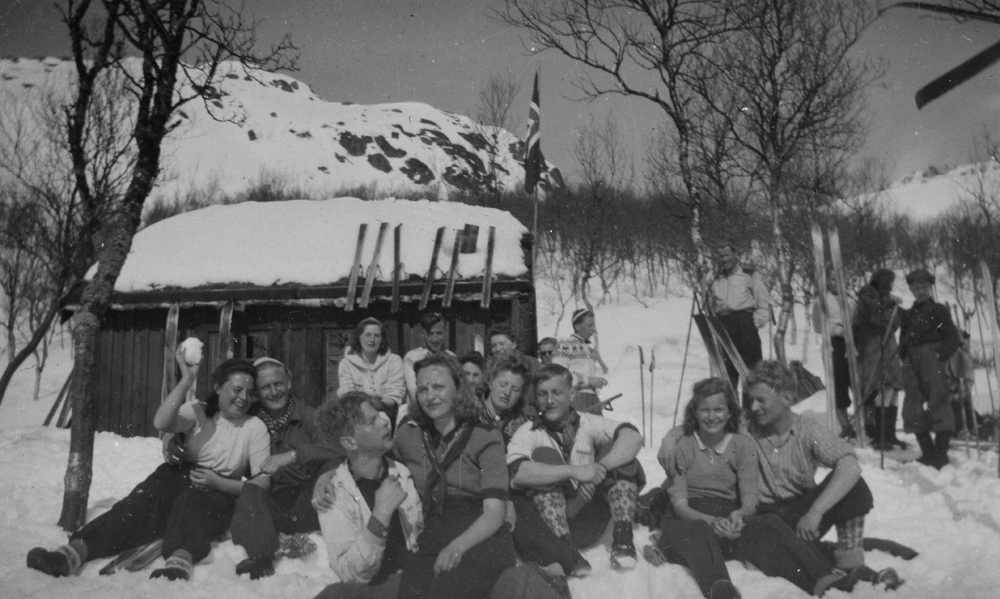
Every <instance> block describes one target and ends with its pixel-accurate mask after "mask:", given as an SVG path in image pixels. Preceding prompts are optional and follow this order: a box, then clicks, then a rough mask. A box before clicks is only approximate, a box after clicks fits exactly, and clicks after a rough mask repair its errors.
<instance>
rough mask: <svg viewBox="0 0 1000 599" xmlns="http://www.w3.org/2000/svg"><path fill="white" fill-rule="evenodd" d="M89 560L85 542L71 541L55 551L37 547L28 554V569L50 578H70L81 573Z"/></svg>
mask: <svg viewBox="0 0 1000 599" xmlns="http://www.w3.org/2000/svg"><path fill="white" fill-rule="evenodd" d="M86 560H87V546H86V545H85V544H84V543H83V541H71V542H70V543H69V544H68V545H63V546H61V547H59V548H57V549H55V550H54V551H49V550H48V549H45V548H44V547H35V548H34V549H32V550H31V551H29V552H28V559H27V562H28V564H27V565H28V567H29V568H31V569H32V570H38V571H39V572H44V573H46V574H48V575H49V576H55V577H59V576H70V575H76V574H79V573H80V568H82V567H83V562H85V561H86Z"/></svg>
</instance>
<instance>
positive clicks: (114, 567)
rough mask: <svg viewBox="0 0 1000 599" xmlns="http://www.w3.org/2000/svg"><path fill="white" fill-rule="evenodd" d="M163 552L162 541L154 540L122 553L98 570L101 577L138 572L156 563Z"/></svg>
mask: <svg viewBox="0 0 1000 599" xmlns="http://www.w3.org/2000/svg"><path fill="white" fill-rule="evenodd" d="M162 551H163V539H156V540H155V541H151V542H149V543H146V544H145V545H139V546H138V547H131V548H129V549H126V550H125V551H122V552H121V553H119V554H118V555H117V556H115V558H114V559H112V560H111V561H110V562H108V563H107V564H106V565H105V566H104V567H103V568H101V570H100V574H101V576H108V575H109V574H114V573H115V572H119V571H121V570H126V571H128V572H138V571H140V570H144V569H145V568H146V567H147V566H149V565H150V564H152V563H153V562H154V561H156V558H158V557H160V553H162Z"/></svg>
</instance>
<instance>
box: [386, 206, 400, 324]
mask: <svg viewBox="0 0 1000 599" xmlns="http://www.w3.org/2000/svg"><path fill="white" fill-rule="evenodd" d="M402 229H403V223H399V224H398V225H396V227H395V228H394V229H393V230H392V305H391V306H390V308H389V311H390V312H391V313H393V314H396V313H397V312H399V301H400V300H399V279H400V277H402V276H403V261H402V252H403V249H402V247H401V244H402Z"/></svg>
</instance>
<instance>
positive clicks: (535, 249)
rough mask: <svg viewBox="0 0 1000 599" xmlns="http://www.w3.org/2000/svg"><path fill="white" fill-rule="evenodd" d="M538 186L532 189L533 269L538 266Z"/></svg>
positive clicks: (533, 270)
mask: <svg viewBox="0 0 1000 599" xmlns="http://www.w3.org/2000/svg"><path fill="white" fill-rule="evenodd" d="M538 243H539V237H538V186H537V185H536V186H535V187H533V188H532V190H531V271H532V273H534V272H535V269H536V268H538V262H537V258H538Z"/></svg>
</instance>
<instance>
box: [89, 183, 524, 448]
mask: <svg viewBox="0 0 1000 599" xmlns="http://www.w3.org/2000/svg"><path fill="white" fill-rule="evenodd" d="M362 229H364V230H363V231H362ZM435 248H436V249H437V252H436V253H435V251H434V250H435ZM530 262H531V258H530V236H529V233H528V229H527V228H526V227H525V226H524V225H523V224H521V223H520V222H519V221H518V220H517V219H515V218H514V217H513V216H512V215H511V214H509V213H507V212H505V211H502V210H498V209H495V208H485V207H479V206H470V205H466V204H459V203H451V202H447V203H443V202H432V201H408V200H381V201H362V200H358V199H354V198H337V199H331V200H295V201H284V202H246V203H241V204H231V205H217V206H211V207H208V208H203V209H200V210H195V211H191V212H186V213H182V214H179V215H177V216H173V217H171V218H168V219H165V220H163V221H160V222H157V223H155V224H153V225H151V226H149V227H147V228H145V229H143V230H141V231H140V232H139V233H138V234H136V236H135V239H134V241H133V244H132V250H131V252H130V253H129V255H128V258H127V260H126V262H125V265H124V267H123V269H122V272H121V275H120V276H119V278H118V281H117V283H116V286H115V294H114V296H113V300H112V302H113V306H112V310H111V311H110V313H109V315H108V317H107V318H106V320H105V322H104V323H103V327H102V330H101V332H100V337H99V340H98V350H97V364H98V375H97V381H96V382H97V387H96V397H97V401H96V404H97V413H96V424H97V427H98V429H99V430H108V431H113V432H116V433H118V434H122V435H151V434H154V430H153V427H152V418H153V413H154V412H155V410H156V407H157V406H158V405H159V403H160V401H161V398H162V397H163V396H164V394H165V392H166V391H167V390H169V388H170V386H171V385H172V384H173V382H174V377H175V365H174V364H173V355H172V349H171V348H172V347H174V346H175V344H176V343H178V342H179V341H182V340H183V339H184V338H186V337H188V336H195V337H198V338H200V339H201V340H202V341H204V342H205V362H204V363H203V364H202V368H201V371H200V376H199V381H198V387H199V389H207V388H208V385H209V373H210V372H211V370H212V368H213V367H214V366H215V364H217V363H218V362H219V361H220V360H221V359H224V356H226V355H232V356H236V357H247V358H251V359H252V358H255V357H259V356H263V355H269V356H273V357H275V358H278V359H280V360H282V361H284V362H285V363H286V364H287V365H288V366H289V368H291V370H292V373H293V376H294V380H293V388H294V389H295V391H296V393H297V394H298V396H299V397H301V398H303V399H304V400H305V401H307V402H308V403H310V404H312V405H316V404H319V403H321V402H322V401H324V400H325V399H326V398H329V397H332V396H333V394H334V393H335V392H336V389H337V365H338V363H339V361H340V359H341V357H342V356H343V352H344V348H345V346H346V344H347V342H348V337H349V334H350V332H351V330H352V328H353V327H354V326H355V324H356V323H357V322H358V321H359V320H361V319H362V318H365V317H367V316H374V317H376V318H378V319H380V320H381V321H382V322H383V323H384V325H385V333H386V334H387V336H388V338H389V344H390V347H391V348H392V351H394V352H396V353H398V354H400V355H402V354H404V353H406V351H408V350H409V349H410V348H412V347H415V346H417V345H419V344H420V343H421V342H422V339H421V336H420V332H419V326H418V324H417V323H418V319H419V316H420V314H421V312H422V311H423V310H425V309H426V310H436V311H441V312H442V313H443V314H444V315H445V317H446V319H447V320H448V322H449V329H448V334H449V337H450V338H449V341H450V343H449V347H451V348H452V349H453V350H455V351H456V352H458V353H460V354H461V353H462V352H466V351H469V350H471V349H474V348H478V347H481V345H480V344H481V343H482V340H483V337H484V336H485V334H486V331H487V330H488V329H489V328H490V327H491V326H494V325H497V324H506V325H508V326H510V327H511V329H512V330H513V331H514V332H515V334H517V335H518V336H519V338H520V340H521V343H522V348H523V349H526V350H531V349H533V347H534V342H535V337H536V324H535V302H534V289H533V285H532V276H531V268H530ZM70 309H72V306H70ZM199 395H202V393H199Z"/></svg>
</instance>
